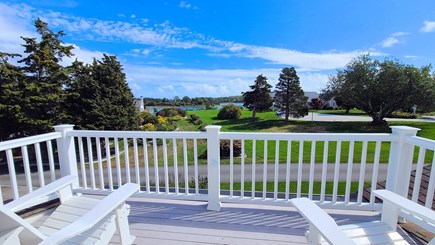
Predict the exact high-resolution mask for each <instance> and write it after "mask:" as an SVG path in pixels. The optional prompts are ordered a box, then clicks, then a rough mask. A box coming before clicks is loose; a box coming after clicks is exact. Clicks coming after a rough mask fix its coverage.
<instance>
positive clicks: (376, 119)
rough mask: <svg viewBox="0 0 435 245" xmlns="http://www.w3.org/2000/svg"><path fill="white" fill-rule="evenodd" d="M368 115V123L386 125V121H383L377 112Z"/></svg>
mask: <svg viewBox="0 0 435 245" xmlns="http://www.w3.org/2000/svg"><path fill="white" fill-rule="evenodd" d="M370 117H371V118H372V122H371V123H370V124H371V125H372V126H381V125H387V121H385V120H384V118H383V117H382V116H380V115H378V114H372V115H370Z"/></svg>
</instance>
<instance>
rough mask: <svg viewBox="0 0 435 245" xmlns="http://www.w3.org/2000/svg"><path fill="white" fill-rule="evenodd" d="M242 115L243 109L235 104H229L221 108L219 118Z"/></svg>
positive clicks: (231, 117) (232, 117) (234, 117)
mask: <svg viewBox="0 0 435 245" xmlns="http://www.w3.org/2000/svg"><path fill="white" fill-rule="evenodd" d="M241 115H242V109H241V108H240V107H239V106H236V105H234V104H228V105H226V106H224V107H222V109H220V110H219V113H218V115H217V117H218V118H219V119H238V118H239V117H240V116H241Z"/></svg>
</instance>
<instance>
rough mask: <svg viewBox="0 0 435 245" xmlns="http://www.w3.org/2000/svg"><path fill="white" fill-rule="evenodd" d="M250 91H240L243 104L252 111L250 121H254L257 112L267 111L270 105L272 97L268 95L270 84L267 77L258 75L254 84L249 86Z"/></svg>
mask: <svg viewBox="0 0 435 245" xmlns="http://www.w3.org/2000/svg"><path fill="white" fill-rule="evenodd" d="M249 87H250V88H251V90H250V91H246V92H243V93H242V97H243V106H244V107H246V108H248V109H249V110H251V111H252V122H254V121H255V116H256V113H257V112H265V111H269V110H270V107H271V106H272V103H273V101H272V97H270V88H272V85H270V84H269V83H268V82H267V77H265V76H263V74H261V75H258V76H257V79H255V81H254V84H253V85H251V86H249Z"/></svg>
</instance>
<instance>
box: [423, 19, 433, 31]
mask: <svg viewBox="0 0 435 245" xmlns="http://www.w3.org/2000/svg"><path fill="white" fill-rule="evenodd" d="M420 31H421V32H435V21H427V20H426V21H424V22H423V27H422V28H420Z"/></svg>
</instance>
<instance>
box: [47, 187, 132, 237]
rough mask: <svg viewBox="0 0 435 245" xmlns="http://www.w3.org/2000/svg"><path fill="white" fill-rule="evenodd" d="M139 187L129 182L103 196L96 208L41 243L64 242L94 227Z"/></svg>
mask: <svg viewBox="0 0 435 245" xmlns="http://www.w3.org/2000/svg"><path fill="white" fill-rule="evenodd" d="M139 188H140V187H139V185H138V184H133V183H127V184H125V185H123V186H122V187H121V188H119V189H117V190H116V191H114V192H112V193H111V194H110V195H108V196H107V197H105V198H103V199H102V200H101V201H100V202H99V203H98V204H97V205H96V206H95V207H94V208H92V209H91V210H90V211H89V212H88V213H86V214H85V215H83V216H82V217H80V218H79V219H77V220H76V221H75V222H74V223H72V224H70V225H68V226H66V227H65V228H63V229H62V230H60V231H58V232H55V233H53V234H52V235H51V236H49V237H48V238H47V239H45V240H44V241H43V242H42V243H40V244H41V245H42V244H46V245H49V244H58V243H62V242H64V241H66V240H68V239H70V238H72V237H74V236H76V235H78V234H80V233H83V232H84V231H86V230H88V229H90V228H92V227H93V226H95V225H96V224H97V223H98V222H100V221H101V220H102V219H103V218H104V217H106V216H107V215H109V214H110V213H111V212H113V211H114V210H115V209H117V208H118V207H120V206H121V205H122V204H123V203H124V202H125V201H126V200H127V199H128V198H129V197H131V195H133V194H134V193H136V192H137V191H139Z"/></svg>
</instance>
